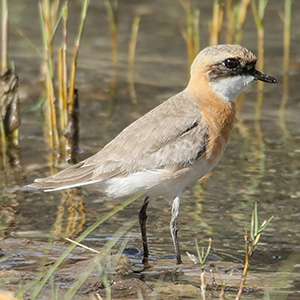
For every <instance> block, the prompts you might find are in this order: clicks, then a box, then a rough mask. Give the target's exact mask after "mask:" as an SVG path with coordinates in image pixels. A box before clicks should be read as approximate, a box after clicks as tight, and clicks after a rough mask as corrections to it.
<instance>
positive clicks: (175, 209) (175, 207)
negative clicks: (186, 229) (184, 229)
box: [170, 195, 182, 265]
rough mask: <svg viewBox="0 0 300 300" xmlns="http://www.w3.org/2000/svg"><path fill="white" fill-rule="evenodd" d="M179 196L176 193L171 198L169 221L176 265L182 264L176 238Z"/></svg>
mask: <svg viewBox="0 0 300 300" xmlns="http://www.w3.org/2000/svg"><path fill="white" fill-rule="evenodd" d="M180 197H181V195H178V196H176V197H175V198H174V200H173V204H172V218H171V222H170V230H171V235H172V239H173V244H174V248H175V255H176V260H177V264H178V265H180V264H182V260H181V256H180V250H179V242H178V238H177V232H178V224H177V218H178V214H179V204H180Z"/></svg>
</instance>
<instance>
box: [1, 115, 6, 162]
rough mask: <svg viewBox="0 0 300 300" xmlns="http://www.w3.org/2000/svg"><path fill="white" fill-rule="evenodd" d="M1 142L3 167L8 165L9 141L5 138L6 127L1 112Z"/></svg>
mask: <svg viewBox="0 0 300 300" xmlns="http://www.w3.org/2000/svg"><path fill="white" fill-rule="evenodd" d="M0 138H1V140H0V142H1V152H2V164H3V167H4V168H5V167H6V151H7V141H6V138H5V129H4V122H3V119H2V117H1V114H0Z"/></svg>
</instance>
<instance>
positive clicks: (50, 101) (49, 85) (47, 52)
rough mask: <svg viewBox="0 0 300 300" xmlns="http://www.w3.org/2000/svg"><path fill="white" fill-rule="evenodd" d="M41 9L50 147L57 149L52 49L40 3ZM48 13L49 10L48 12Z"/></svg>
mask: <svg viewBox="0 0 300 300" xmlns="http://www.w3.org/2000/svg"><path fill="white" fill-rule="evenodd" d="M39 9H40V19H41V27H42V36H43V44H44V61H45V76H46V78H45V84H46V91H47V92H46V93H47V114H46V115H47V125H48V133H47V136H48V137H49V146H50V148H52V149H53V148H55V147H57V146H58V144H59V139H58V131H57V118H56V109H55V105H54V102H55V97H54V86H53V65H52V58H51V48H49V43H48V39H47V36H48V34H47V32H48V30H47V26H46V22H45V8H44V7H43V6H42V3H41V2H40V3H39ZM46 11H47V10H46Z"/></svg>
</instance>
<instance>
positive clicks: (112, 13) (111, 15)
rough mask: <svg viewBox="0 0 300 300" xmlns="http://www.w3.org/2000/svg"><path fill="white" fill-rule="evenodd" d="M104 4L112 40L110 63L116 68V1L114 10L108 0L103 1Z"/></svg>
mask: <svg viewBox="0 0 300 300" xmlns="http://www.w3.org/2000/svg"><path fill="white" fill-rule="evenodd" d="M104 4H105V7H106V11H107V15H108V20H109V27H110V32H111V38H112V62H113V65H114V66H117V64H118V12H117V6H118V1H116V2H115V6H116V8H114V7H113V5H112V3H111V1H110V0H105V1H104Z"/></svg>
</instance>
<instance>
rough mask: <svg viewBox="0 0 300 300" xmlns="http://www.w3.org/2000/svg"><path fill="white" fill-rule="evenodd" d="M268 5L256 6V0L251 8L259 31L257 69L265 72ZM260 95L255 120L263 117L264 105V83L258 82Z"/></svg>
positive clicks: (264, 0) (266, 0)
mask: <svg viewBox="0 0 300 300" xmlns="http://www.w3.org/2000/svg"><path fill="white" fill-rule="evenodd" d="M267 4H268V0H260V1H258V6H257V5H256V2H255V0H252V1H251V7H252V12H253V17H254V21H255V24H256V29H257V38H258V50H257V52H258V64H257V67H258V69H259V70H261V71H263V70H264V47H265V45H264V36H265V31H264V18H265V10H266V7H267ZM257 87H258V95H257V102H256V109H255V119H256V120H257V121H258V120H260V115H261V106H262V103H263V88H264V83H263V82H262V81H259V82H258V85H257Z"/></svg>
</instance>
